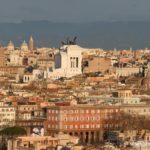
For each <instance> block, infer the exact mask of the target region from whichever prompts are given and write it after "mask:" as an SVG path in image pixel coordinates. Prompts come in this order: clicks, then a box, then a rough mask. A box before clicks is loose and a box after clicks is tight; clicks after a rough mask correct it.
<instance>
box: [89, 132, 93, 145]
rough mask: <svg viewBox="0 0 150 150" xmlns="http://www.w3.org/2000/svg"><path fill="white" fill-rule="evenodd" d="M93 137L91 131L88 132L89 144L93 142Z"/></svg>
mask: <svg viewBox="0 0 150 150" xmlns="http://www.w3.org/2000/svg"><path fill="white" fill-rule="evenodd" d="M91 138H92V135H91V132H88V143H89V144H91Z"/></svg>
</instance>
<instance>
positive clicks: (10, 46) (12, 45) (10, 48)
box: [7, 41, 15, 51]
mask: <svg viewBox="0 0 150 150" xmlns="http://www.w3.org/2000/svg"><path fill="white" fill-rule="evenodd" d="M14 49H15V46H14V44H13V42H12V41H10V42H9V43H8V46H7V50H10V51H11V50H14Z"/></svg>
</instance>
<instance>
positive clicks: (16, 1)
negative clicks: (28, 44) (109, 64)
mask: <svg viewBox="0 0 150 150" xmlns="http://www.w3.org/2000/svg"><path fill="white" fill-rule="evenodd" d="M22 20H50V21H54V22H91V21H122V20H123V21H126V20H130V21H131V20H147V21H149V20H150V0H0V22H18V21H22Z"/></svg>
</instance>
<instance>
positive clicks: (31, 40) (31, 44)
mask: <svg viewBox="0 0 150 150" xmlns="http://www.w3.org/2000/svg"><path fill="white" fill-rule="evenodd" d="M33 49H34V40H33V38H32V36H31V37H30V39H29V50H30V51H32V50H33Z"/></svg>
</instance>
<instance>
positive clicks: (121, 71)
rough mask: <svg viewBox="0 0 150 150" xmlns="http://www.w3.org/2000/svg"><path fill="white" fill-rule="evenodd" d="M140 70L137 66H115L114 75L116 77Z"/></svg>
mask: <svg viewBox="0 0 150 150" xmlns="http://www.w3.org/2000/svg"><path fill="white" fill-rule="evenodd" d="M139 72H140V68H139V67H131V68H116V76H117V77H121V76H122V77H127V76H131V75H134V74H137V73H139Z"/></svg>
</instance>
